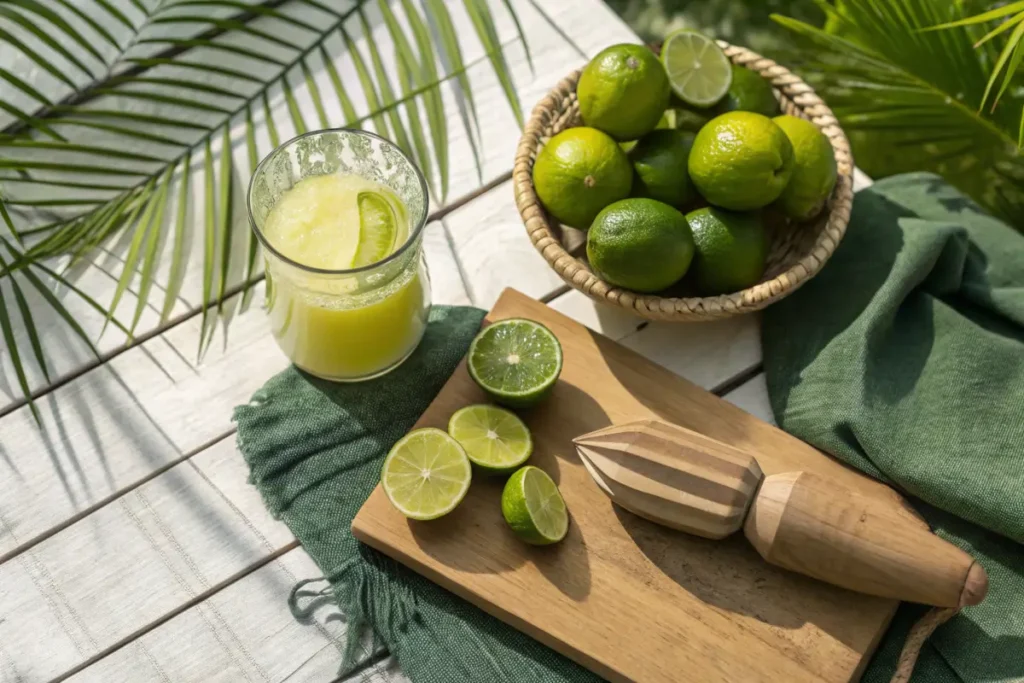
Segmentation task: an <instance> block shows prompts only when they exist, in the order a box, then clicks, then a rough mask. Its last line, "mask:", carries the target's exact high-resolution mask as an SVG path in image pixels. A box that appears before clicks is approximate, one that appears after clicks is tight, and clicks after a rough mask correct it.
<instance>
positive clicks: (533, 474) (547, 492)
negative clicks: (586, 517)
mask: <svg viewBox="0 0 1024 683" xmlns="http://www.w3.org/2000/svg"><path fill="white" fill-rule="evenodd" d="M501 512H502V515H503V516H504V517H505V522H506V523H507V524H508V525H509V528H511V529H512V531H513V532H515V534H516V536H518V537H519V538H520V539H521V540H523V541H525V542H527V543H530V544H532V545H551V544H552V543H558V542H559V541H561V540H562V539H563V538H565V535H566V533H568V531H569V512H568V510H567V509H566V507H565V501H564V500H563V499H562V494H561V493H559V491H558V486H556V485H555V482H554V480H552V479H551V477H550V476H548V474H547V472H545V471H544V470H542V469H540V468H538V467H533V466H532V465H527V466H526V467H523V468H522V469H520V470H518V471H516V472H515V473H514V474H513V475H512V476H511V477H509V479H508V481H507V482H506V483H505V489H504V490H503V491H502V493H501Z"/></svg>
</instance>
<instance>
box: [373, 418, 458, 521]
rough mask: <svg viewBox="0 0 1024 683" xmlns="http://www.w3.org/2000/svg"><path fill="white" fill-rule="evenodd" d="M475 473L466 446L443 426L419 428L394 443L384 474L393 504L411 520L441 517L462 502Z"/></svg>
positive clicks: (385, 486) (383, 470)
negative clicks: (463, 448) (472, 470)
mask: <svg viewBox="0 0 1024 683" xmlns="http://www.w3.org/2000/svg"><path fill="white" fill-rule="evenodd" d="M471 479H472V472H471V469H470V466H469V458H467V457H466V451H464V450H462V446H460V445H459V443H458V442H457V441H456V440H455V439H453V438H452V437H450V436H448V435H447V434H445V433H444V432H442V431H441V430H440V429H417V430H415V431H412V432H409V433H408V434H406V435H405V436H404V437H402V439H401V440H399V442H398V443H396V444H395V445H394V447H393V448H392V449H391V452H390V453H388V457H387V458H385V459H384V467H383V469H382V470H381V473H380V483H381V485H382V486H383V487H384V493H386V494H387V496H388V499H389V500H390V501H391V504H392V505H394V506H395V507H396V508H398V511H399V512H401V513H402V514H403V515H405V516H406V517H409V518H411V519H437V518H438V517H443V516H444V515H446V514H448V513H449V512H451V511H452V510H454V509H455V507H456V506H457V505H458V504H459V503H461V502H462V499H463V498H465V496H466V491H468V490H469V482H470V481H471Z"/></svg>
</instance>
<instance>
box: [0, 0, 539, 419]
mask: <svg viewBox="0 0 1024 683" xmlns="http://www.w3.org/2000/svg"><path fill="white" fill-rule="evenodd" d="M125 2H127V3H129V4H130V6H126V5H125ZM495 2H497V0H495ZM500 4H501V6H502V7H503V8H504V10H507V11H509V12H511V16H512V21H513V23H514V26H515V32H516V34H518V39H519V40H522V39H523V36H522V27H521V26H520V25H519V22H518V18H517V17H515V13H514V12H512V7H511V4H510V3H508V2H507V1H506V0H502V1H501V3H500ZM89 5H93V6H89ZM332 5H333V3H327V2H320V1H318V0H263V1H262V2H261V1H258V0H177V1H176V2H166V1H164V0H145V1H144V0H121V1H118V0H52V1H49V2H47V1H45V0H5V1H4V2H3V3H0V41H2V42H3V43H4V44H5V46H6V48H5V49H7V50H10V51H13V52H14V53H17V54H18V56H19V59H18V60H17V61H16V62H15V64H16V65H15V66H11V65H9V64H5V65H4V66H3V67H0V83H4V84H5V86H10V88H8V90H9V91H10V92H11V93H12V94H13V95H14V97H13V98H6V97H5V98H4V99H3V100H0V126H3V130H0V149H2V155H0V240H2V241H3V243H4V245H3V246H4V248H5V249H6V250H7V251H8V254H9V257H8V258H6V259H5V261H4V262H3V264H0V288H2V287H4V285H5V282H7V289H6V295H7V298H6V299H4V300H2V301H0V308H2V309H3V310H2V314H0V318H2V319H0V327H2V328H4V329H3V330H0V332H2V333H3V337H4V343H5V344H6V345H7V346H8V347H9V348H10V349H11V351H10V353H9V357H10V359H11V360H12V362H13V364H14V366H15V372H16V374H17V375H18V378H19V386H20V387H21V389H22V393H23V395H24V400H25V401H29V400H30V397H31V395H32V392H31V390H32V387H31V386H30V385H31V382H30V380H29V375H28V373H26V372H25V363H26V362H34V363H35V364H37V365H39V366H40V371H41V372H42V374H43V377H44V379H45V380H46V381H49V380H50V377H49V371H50V368H48V367H46V366H45V358H44V356H43V355H41V354H42V353H43V351H42V349H43V347H42V345H41V343H40V338H39V336H38V329H37V322H36V319H38V318H39V315H38V314H37V313H36V312H35V311H32V310H31V309H30V308H28V307H27V303H26V302H27V301H28V298H27V297H26V295H25V293H26V291H28V289H33V290H39V289H40V287H42V288H43V289H46V287H47V285H46V284H45V283H44V279H48V280H49V281H50V282H53V283H54V284H55V285H58V286H60V287H63V288H65V289H66V290H67V291H69V292H74V293H75V294H76V295H77V296H78V297H79V298H81V299H82V300H83V301H86V303H87V304H88V305H89V307H90V308H92V309H94V310H97V311H101V312H102V314H103V317H104V318H105V319H106V320H107V321H108V322H109V323H111V324H114V325H115V326H116V327H117V328H118V329H121V330H122V331H123V332H124V333H125V335H126V336H127V337H128V338H129V340H130V339H131V338H132V337H133V335H134V334H135V332H136V329H137V327H138V326H139V324H140V323H141V320H142V317H143V312H144V310H145V308H146V306H147V305H149V299H150V298H151V296H155V295H156V294H154V289H159V288H160V287H158V277H159V278H166V280H165V282H164V283H163V284H164V286H163V287H162V289H163V290H164V291H163V292H162V293H160V294H159V296H160V297H161V300H160V302H159V305H158V306H156V309H157V310H158V311H159V314H160V315H159V318H160V322H161V324H163V323H166V322H167V321H168V320H169V318H170V316H171V314H172V312H173V311H174V310H175V307H176V304H177V301H178V297H179V295H180V294H181V292H182V291H183V288H184V287H185V285H186V283H187V282H190V281H189V280H188V279H187V278H186V274H187V273H189V272H194V271H192V270H191V269H190V267H189V262H190V260H191V259H190V256H191V252H190V250H189V246H188V245H189V243H190V239H189V235H191V234H192V232H193V231H192V223H193V216H192V213H191V208H192V207H196V208H198V209H200V211H199V213H200V214H201V217H200V219H199V226H200V227H199V230H201V232H199V233H197V234H198V235H201V246H202V249H201V251H202V255H201V256H199V257H197V260H198V261H200V262H201V263H200V264H199V265H198V266H197V267H198V269H199V272H200V277H199V279H198V281H197V283H196V286H197V288H198V289H200V290H201V293H200V294H199V295H198V296H200V297H201V301H198V302H195V303H194V305H196V306H197V307H198V308H199V309H201V317H202V324H201V329H202V332H201V334H200V340H199V343H198V347H199V355H200V357H201V356H202V354H203V352H204V351H205V350H206V348H207V347H208V345H209V342H210V340H211V338H212V332H213V319H214V318H216V317H219V318H220V319H222V320H223V321H224V322H225V325H226V324H227V321H228V320H229V319H230V317H231V315H232V312H233V308H231V307H234V306H237V305H238V304H237V299H236V300H231V303H230V304H229V299H230V296H231V295H232V294H233V293H234V291H237V290H238V288H241V289H242V291H243V296H242V297H241V301H242V303H241V305H242V306H243V307H244V306H247V305H248V303H249V296H250V295H251V293H252V285H253V284H254V283H255V282H256V281H257V280H258V279H259V278H260V277H261V275H260V272H259V271H260V269H259V267H258V264H259V248H258V243H257V242H256V241H255V240H254V239H253V238H252V236H251V235H248V236H247V238H246V241H245V243H244V244H243V243H238V248H237V249H236V248H235V244H234V240H235V239H236V236H235V235H234V225H235V224H236V223H238V220H237V219H238V218H240V217H241V216H240V215H239V213H238V211H240V210H244V209H241V208H240V207H239V206H237V204H238V200H239V199H240V197H238V196H237V195H238V193H237V192H235V191H234V183H235V182H236V181H235V176H236V174H240V173H244V172H245V171H244V170H243V168H244V167H246V166H247V167H248V169H247V170H248V172H250V173H251V172H252V170H253V168H254V167H255V165H256V163H257V161H258V159H259V157H260V156H262V155H263V154H266V153H268V152H269V151H270V149H272V147H275V146H277V145H279V144H280V142H281V131H295V132H303V131H304V130H306V129H307V128H308V127H310V126H317V127H331V126H347V125H367V126H372V127H373V128H374V129H375V130H376V132H377V133H379V134H382V135H384V136H386V137H393V138H394V139H395V141H396V143H397V144H399V145H400V146H401V147H402V148H403V149H405V150H406V152H407V153H409V154H410V155H411V156H412V157H413V158H415V159H416V161H417V163H418V164H419V165H420V166H421V168H423V170H424V172H425V173H426V175H427V177H428V178H430V179H431V185H432V187H434V188H435V192H436V193H438V194H439V196H440V198H441V199H442V200H443V199H444V198H445V197H446V196H447V194H448V192H449V188H450V183H449V176H450V171H451V168H450V161H449V153H448V146H449V139H450V138H449V130H448V125H449V124H448V116H447V115H448V112H447V111H446V101H445V99H444V97H442V93H441V87H442V86H443V84H445V83H448V82H451V83H453V84H457V86H458V87H457V91H458V92H457V93H456V103H457V105H458V107H459V111H460V115H461V118H462V124H463V125H464V126H465V128H466V132H467V138H468V139H469V142H470V145H471V146H472V148H473V153H474V155H477V144H476V137H477V136H478V134H479V123H478V121H477V115H476V104H475V102H474V100H473V94H472V88H471V84H470V81H469V77H468V70H469V69H470V68H471V67H472V66H474V65H475V64H478V63H481V62H482V63H483V64H487V63H489V64H490V67H491V68H492V69H493V70H494V72H495V74H496V76H497V79H498V82H499V83H500V84H501V87H502V90H503V92H504V95H505V98H506V99H507V101H508V103H509V106H510V107H511V108H512V110H513V111H514V112H515V115H516V117H517V119H519V120H520V121H521V120H522V113H521V108H520V105H519V102H518V98H517V96H516V91H515V85H514V82H513V80H512V74H511V70H510V68H509V65H508V63H507V62H506V61H505V58H504V54H503V49H504V46H503V44H502V42H501V39H500V37H499V34H498V31H497V28H496V24H495V19H494V15H493V14H492V8H491V7H490V6H489V5H488V4H487V0H463V4H462V8H463V9H464V10H465V12H466V14H465V15H464V17H465V22H466V25H467V26H472V31H471V32H470V33H472V34H475V35H476V37H477V38H478V39H479V41H480V44H481V45H482V46H483V48H484V54H483V55H481V56H479V57H476V58H475V59H474V60H473V61H472V62H468V61H467V60H466V59H465V57H464V54H463V48H462V44H461V42H460V37H459V31H458V30H457V29H456V28H455V22H454V20H453V15H452V11H451V10H450V9H449V7H448V6H446V5H445V3H444V2H443V0H420V2H419V3H416V2H415V1H414V0H377V1H376V2H373V3H371V2H370V0H356V1H355V2H353V3H350V4H349V5H348V6H347V7H345V8H337V7H334V6H332ZM504 10H503V11H504ZM509 40H514V39H512V38H509ZM385 43H386V44H387V45H388V46H389V48H390V49H385V47H384V46H385ZM339 44H340V49H339V48H337V47H329V46H330V45H339ZM524 47H525V46H524ZM392 55H393V56H394V61H393V62H392V61H390V58H391V57H392ZM527 55H528V56H529V51H528V49H527ZM528 58H529V57H528ZM339 60H348V63H349V64H350V66H349V67H348V68H351V70H352V72H353V75H354V77H353V78H352V79H351V80H348V79H345V78H343V77H342V75H341V72H340V71H339V68H340V64H341V62H340V61H339ZM530 66H531V68H532V63H531V64H530ZM26 67H28V71H34V72H35V75H34V76H32V75H30V74H29V73H28V71H26V70H23V69H25V68H26ZM321 76H322V77H323V78H322V80H321ZM332 90H333V93H332V92H331V91H332ZM300 98H304V101H306V102H311V104H312V107H311V108H310V109H308V110H307V109H305V108H304V107H303V105H300V104H299V102H300ZM333 100H336V104H334V105H333V106H331V102H332V101H333ZM360 102H362V103H364V104H363V105H362V106H360V104H359V103H360ZM279 103H280V104H282V105H283V106H277V105H278V104H279ZM339 108H340V112H341V113H340V116H339V115H338V114H337V113H335V112H338V110H339ZM311 117H312V118H311ZM5 119H6V121H5ZM261 126H262V128H261ZM263 136H266V137H263ZM268 138H269V142H270V145H271V147H268V148H263V149H260V148H259V145H258V142H257V141H258V139H263V140H266V139H268ZM243 141H244V143H243ZM214 143H217V144H216V145H215V144H214ZM243 144H244V148H245V150H244V156H245V159H246V160H245V162H240V161H238V160H236V159H235V158H233V149H234V147H235V146H236V145H237V146H239V147H241V146H242V145H243ZM215 149H217V150H218V151H217V154H219V157H217V154H215ZM478 172H479V169H478ZM193 184H195V185H196V186H197V187H199V188H200V189H199V191H200V192H201V193H202V195H201V196H202V199H199V198H198V197H199V196H198V195H196V194H195V191H196V190H195V189H194V188H193V187H192V185H193ZM4 232H6V233H9V236H5V235H4ZM8 237H9V238H10V239H8ZM114 244H116V245H122V246H116V247H113V246H111V245H114ZM15 245H17V246H15ZM165 246H166V248H165ZM122 248H123V249H125V251H124V252H123V256H118V257H117V259H118V261H117V264H116V266H115V270H116V272H114V273H112V275H113V276H114V279H115V281H116V286H115V287H114V291H113V294H112V295H111V296H110V301H109V303H108V304H107V305H101V304H99V303H98V302H96V301H95V300H93V299H92V298H91V297H89V295H88V293H86V292H83V291H81V290H80V289H77V288H76V286H75V284H74V282H73V281H72V280H71V279H69V275H68V274H69V270H68V269H70V267H71V266H72V265H74V264H77V263H80V262H82V261H83V260H88V259H90V258H93V256H94V254H96V253H97V251H96V250H97V249H105V250H110V249H115V250H116V249H122ZM236 252H237V253H236ZM165 256H166V258H169V261H170V264H169V269H167V268H161V267H160V265H161V261H162V260H163V259H164V258H165ZM53 259H66V260H64V261H63V266H62V267H58V266H56V264H50V265H48V264H49V263H50V261H51V260H53ZM236 261H237V267H236ZM62 268H63V271H62ZM37 272H38V273H40V275H37V274H36V273H37ZM158 273H159V274H160V275H158ZM235 277H237V278H241V282H238V283H235V282H234V281H233V279H232V278H235ZM19 278H20V279H21V280H22V281H21V282H18V279H19ZM26 285H28V287H26ZM129 288H133V290H132V291H133V292H134V293H135V294H136V295H137V301H136V302H135V306H134V311H133V313H132V317H131V320H130V321H129V322H128V323H127V324H123V323H121V322H120V321H119V320H117V318H116V317H115V316H114V311H115V310H116V309H117V307H118V306H119V305H120V304H121V302H122V300H123V299H124V295H125V293H126V292H128V291H129ZM46 291H47V292H49V290H48V289H47V290H46ZM4 294H5V292H4V291H3V290H2V289H0V296H3V295H4ZM51 294H52V293H51ZM40 296H41V297H42V300H43V301H45V302H46V303H47V304H48V305H49V306H50V307H51V308H53V309H54V310H55V311H56V315H57V316H58V317H60V318H63V319H64V320H65V322H66V323H67V324H69V325H72V323H74V324H73V325H72V328H73V329H74V330H75V332H76V334H78V335H79V336H81V337H82V338H83V339H85V336H84V331H83V329H84V328H82V327H81V326H80V325H79V324H78V323H77V321H74V320H73V319H72V318H71V317H70V315H69V314H68V313H67V310H66V309H64V308H62V307H61V308H58V307H57V306H56V305H55V304H59V300H58V299H56V298H52V297H48V296H47V295H46V294H44V293H43V292H40ZM8 304H12V306H13V307H8ZM229 309H230V310H229ZM33 313H36V314H35V315H33ZM75 325H78V326H77V327H75ZM20 327H24V328H25V329H26V330H27V333H26V334H25V335H24V337H21V338H22V339H26V338H27V340H28V341H27V346H23V348H22V349H21V351H23V352H21V353H17V351H18V350H17V349H14V344H15V340H16V339H18V338H19V337H18V329H19V328H20ZM8 332H9V333H10V334H8ZM85 341H86V342H87V343H88V344H89V346H90V348H92V349H95V347H94V345H93V342H92V341H91V340H88V339H85ZM22 343H23V344H24V343H25V342H22ZM26 350H29V351H31V353H25V352H24V351H26ZM30 356H31V358H30ZM33 359H34V360H33ZM22 380H24V382H22ZM33 408H34V406H33Z"/></svg>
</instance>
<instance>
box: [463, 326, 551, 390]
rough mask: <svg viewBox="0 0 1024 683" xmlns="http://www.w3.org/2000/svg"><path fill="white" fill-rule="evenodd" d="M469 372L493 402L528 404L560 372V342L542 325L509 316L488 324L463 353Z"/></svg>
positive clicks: (547, 387)
mask: <svg viewBox="0 0 1024 683" xmlns="http://www.w3.org/2000/svg"><path fill="white" fill-rule="evenodd" d="M466 365H467V367H468V369H469V374H470V376H471V377H472V378H473V380H474V381H475V382H476V383H477V384H478V385H479V386H480V388H481V389H483V390H484V391H486V392H487V394H488V395H490V397H491V398H492V399H494V400H495V401H496V402H498V403H501V404H502V405H506V406H509V407H510V408H527V407H530V406H532V405H535V404H536V403H538V402H540V401H541V400H542V399H543V398H544V397H545V396H547V395H548V393H549V392H550V391H551V389H552V387H554V386H555V382H556V381H558V375H559V374H560V373H561V372H562V345H561V344H560V343H559V342H558V338H557V337H555V335H554V334H552V332H551V330H549V329H548V328H547V327H545V326H544V325H541V324H540V323H538V322H536V321H533V320H527V319H525V318H509V319H507V320H499V321H498V322H495V323H492V324H491V325H488V326H487V327H485V328H484V329H483V330H481V331H480V334H478V335H477V336H476V338H475V339H473V343H472V344H470V346H469V353H468V354H467V356H466Z"/></svg>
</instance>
